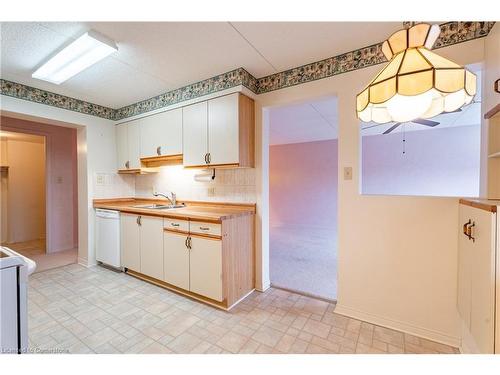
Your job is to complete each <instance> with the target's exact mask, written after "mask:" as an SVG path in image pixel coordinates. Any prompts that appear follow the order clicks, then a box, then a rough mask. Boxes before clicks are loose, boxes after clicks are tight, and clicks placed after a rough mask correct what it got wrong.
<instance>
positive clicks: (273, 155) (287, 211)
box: [269, 139, 338, 230]
mask: <svg viewBox="0 0 500 375" xmlns="http://www.w3.org/2000/svg"><path fill="white" fill-rule="evenodd" d="M337 155H338V154H337V140H336V139H334V140H327V141H318V142H307V143H294V144H287V145H276V146H271V147H270V148H269V200H270V224H271V226H280V225H305V226H310V227H320V228H333V229H335V230H336V228H337V179H338V177H337V170H338V156H337Z"/></svg>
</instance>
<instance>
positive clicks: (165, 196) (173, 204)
mask: <svg viewBox="0 0 500 375" xmlns="http://www.w3.org/2000/svg"><path fill="white" fill-rule="evenodd" d="M170 194H171V195H172V198H170V197H169V196H168V195H166V194H163V193H158V192H154V193H153V195H154V196H155V197H159V196H161V197H164V198H167V199H168V200H169V201H170V203H171V204H172V206H175V205H177V196H176V195H175V193H174V192H173V191H172V192H171V193H170Z"/></svg>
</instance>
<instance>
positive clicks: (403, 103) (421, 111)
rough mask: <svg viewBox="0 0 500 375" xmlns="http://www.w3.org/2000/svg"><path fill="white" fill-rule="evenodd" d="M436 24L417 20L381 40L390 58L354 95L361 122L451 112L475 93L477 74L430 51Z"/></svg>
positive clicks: (464, 103)
mask: <svg viewBox="0 0 500 375" xmlns="http://www.w3.org/2000/svg"><path fill="white" fill-rule="evenodd" d="M440 31H441V30H440V27H439V26H438V25H432V26H431V25H429V24H425V23H420V24H417V25H415V26H413V27H410V28H409V29H403V30H399V31H397V32H396V33H394V34H392V35H391V37H390V38H389V39H387V40H386V41H385V42H384V43H383V44H382V52H383V53H384V55H385V57H387V59H388V60H389V64H387V65H386V66H385V68H384V69H382V71H381V72H380V73H379V74H378V75H377V76H376V77H375V78H374V79H373V80H372V81H371V82H370V84H369V85H368V87H366V88H365V89H364V90H363V91H361V93H359V94H358V95H357V98H356V109H357V113H358V118H359V119H360V120H362V121H365V122H370V121H373V122H377V123H379V124H384V123H388V122H393V121H395V122H405V121H412V120H415V119H417V118H430V117H434V116H437V115H439V114H440V113H443V112H453V111H455V110H457V109H458V108H460V107H462V106H464V105H466V104H469V103H470V102H471V101H472V99H473V98H474V95H475V94H476V76H475V75H474V74H473V73H471V72H470V71H468V70H467V69H465V68H464V67H462V66H460V65H458V64H455V63H454V62H452V61H450V60H448V59H445V58H444V57H441V56H439V55H437V54H436V53H434V52H431V51H430V49H431V48H432V46H433V45H434V42H435V41H436V39H437V37H438V36H439V33H440Z"/></svg>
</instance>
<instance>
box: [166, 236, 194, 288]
mask: <svg viewBox="0 0 500 375" xmlns="http://www.w3.org/2000/svg"><path fill="white" fill-rule="evenodd" d="M186 239H187V235H186V234H181V233H172V232H167V231H165V232H164V235H163V261H164V266H163V268H164V279H163V280H164V281H165V282H167V283H169V284H172V285H175V286H177V287H179V288H182V289H186V290H189V249H188V248H187V247H186Z"/></svg>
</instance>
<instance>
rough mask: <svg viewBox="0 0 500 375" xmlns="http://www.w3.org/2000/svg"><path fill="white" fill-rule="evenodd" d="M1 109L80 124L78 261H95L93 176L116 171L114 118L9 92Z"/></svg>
mask: <svg viewBox="0 0 500 375" xmlns="http://www.w3.org/2000/svg"><path fill="white" fill-rule="evenodd" d="M1 111H2V114H4V115H6V116H9V117H15V118H22V119H26V120H31V121H37V122H41V123H47V124H52V125H60V126H67V127H76V128H77V160H78V234H79V236H78V261H79V262H80V263H81V264H84V265H94V264H95V242H94V209H93V207H92V199H93V196H94V192H93V184H92V177H93V176H94V174H95V173H98V172H100V173H115V172H116V148H115V147H116V146H115V130H114V126H113V124H114V123H113V121H110V120H106V119H102V118H99V117H95V116H89V115H85V114H81V113H77V112H72V111H68V110H64V109H59V108H56V107H52V106H47V105H43V104H38V103H33V102H29V101H25V100H21V99H16V98H12V97H7V96H2V97H1Z"/></svg>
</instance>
